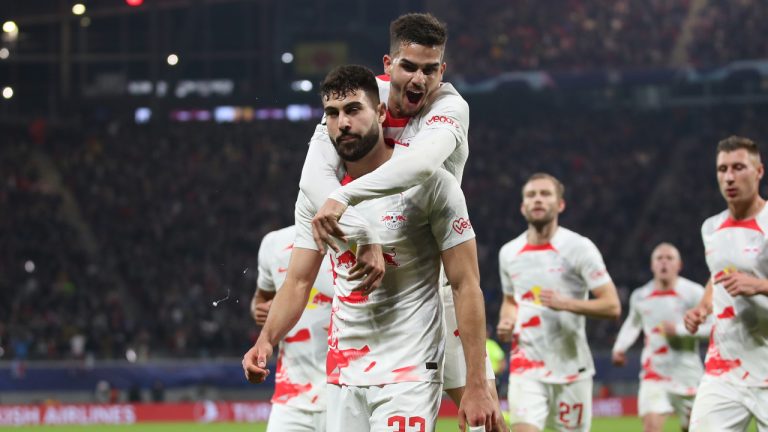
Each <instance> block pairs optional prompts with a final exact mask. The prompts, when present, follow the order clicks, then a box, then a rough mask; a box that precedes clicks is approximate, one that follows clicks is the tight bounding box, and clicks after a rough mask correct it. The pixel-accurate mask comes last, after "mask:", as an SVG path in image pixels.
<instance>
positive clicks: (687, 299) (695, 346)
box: [613, 277, 708, 395]
mask: <svg viewBox="0 0 768 432" xmlns="http://www.w3.org/2000/svg"><path fill="white" fill-rule="evenodd" d="M703 295H704V287H702V286H701V285H699V284H697V283H695V282H692V281H690V280H688V279H685V278H683V277H678V278H677V283H676V284H675V286H674V287H673V288H671V289H667V290H660V289H656V285H655V283H654V281H653V280H651V281H650V282H648V283H646V284H645V285H643V286H642V287H640V288H637V289H636V290H634V291H633V292H632V296H631V297H630V299H629V314H628V316H627V319H626V320H625V321H624V324H623V325H622V326H621V330H620V331H619V335H618V337H617V338H616V343H615V345H614V346H613V350H614V351H622V352H626V351H627V350H628V349H629V347H631V346H632V344H633V343H635V340H637V337H638V336H639V335H640V332H641V331H642V332H643V333H644V334H645V345H644V346H643V353H642V356H641V363H642V369H641V370H640V379H641V380H646V381H654V382H657V383H659V385H661V386H663V387H664V388H665V389H666V390H667V391H669V392H671V393H675V394H681V395H694V394H695V393H696V387H698V385H699V379H701V375H702V374H703V373H704V368H703V366H702V363H701V357H699V341H698V338H697V337H695V336H691V335H689V334H688V332H687V331H686V330H685V326H684V324H683V317H684V316H685V313H686V311H688V309H691V308H693V307H694V306H696V305H697V304H699V301H700V300H701V297H702V296H703ZM665 321H668V322H671V323H673V324H674V325H675V333H676V335H675V336H670V337H667V336H666V335H665V334H664V328H663V325H662V323H663V322H665ZM706 328H707V326H704V325H702V326H701V333H703V334H708V330H706Z"/></svg>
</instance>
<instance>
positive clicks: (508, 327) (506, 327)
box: [496, 318, 515, 342]
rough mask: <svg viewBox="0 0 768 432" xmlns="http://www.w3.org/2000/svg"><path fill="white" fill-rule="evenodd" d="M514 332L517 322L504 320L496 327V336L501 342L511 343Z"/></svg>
mask: <svg viewBox="0 0 768 432" xmlns="http://www.w3.org/2000/svg"><path fill="white" fill-rule="evenodd" d="M514 330H515V322H514V321H512V320H511V319H507V318H502V319H500V320H499V324H498V325H497V326H496V336H498V338H499V340H500V341H501V342H509V341H511V340H512V334H513V332H514Z"/></svg>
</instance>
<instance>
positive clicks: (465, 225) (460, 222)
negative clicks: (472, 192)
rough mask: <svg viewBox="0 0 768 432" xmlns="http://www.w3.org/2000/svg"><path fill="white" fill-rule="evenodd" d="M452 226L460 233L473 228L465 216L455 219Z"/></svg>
mask: <svg viewBox="0 0 768 432" xmlns="http://www.w3.org/2000/svg"><path fill="white" fill-rule="evenodd" d="M451 226H452V227H453V230H454V231H456V232H457V233H459V234H462V233H463V232H464V231H466V230H471V229H472V224H471V223H469V219H464V218H463V217H460V218H458V219H456V220H454V221H453V223H452V224H451Z"/></svg>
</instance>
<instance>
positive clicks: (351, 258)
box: [336, 250, 357, 270]
mask: <svg viewBox="0 0 768 432" xmlns="http://www.w3.org/2000/svg"><path fill="white" fill-rule="evenodd" d="M355 264H357V258H355V254H354V253H353V252H352V251H351V250H348V251H344V252H343V253H341V254H339V255H338V256H337V257H336V267H343V268H345V269H347V270H349V269H351V268H352V267H354V266H355Z"/></svg>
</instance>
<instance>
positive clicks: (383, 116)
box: [376, 102, 387, 124]
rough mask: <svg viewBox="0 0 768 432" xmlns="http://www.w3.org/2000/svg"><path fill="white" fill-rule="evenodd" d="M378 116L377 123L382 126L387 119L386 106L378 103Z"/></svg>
mask: <svg viewBox="0 0 768 432" xmlns="http://www.w3.org/2000/svg"><path fill="white" fill-rule="evenodd" d="M376 109H377V111H378V115H379V123H380V124H383V123H384V120H386V119H387V104H385V103H384V102H379V106H378V107H376Z"/></svg>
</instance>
